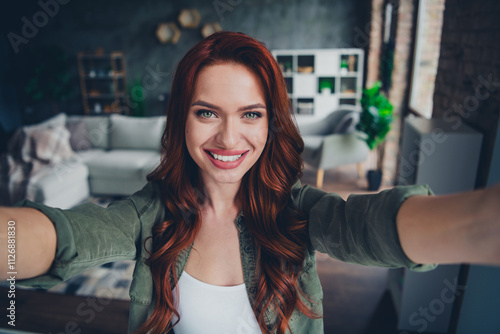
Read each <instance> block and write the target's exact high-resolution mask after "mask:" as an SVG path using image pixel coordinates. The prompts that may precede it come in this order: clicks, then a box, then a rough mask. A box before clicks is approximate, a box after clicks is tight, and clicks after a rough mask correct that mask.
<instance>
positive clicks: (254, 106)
mask: <svg viewBox="0 0 500 334" xmlns="http://www.w3.org/2000/svg"><path fill="white" fill-rule="evenodd" d="M191 106H202V107H207V108H210V109H214V110H217V111H220V110H221V108H220V107H217V106H216V105H213V104H211V103H208V102H205V101H201V100H198V101H196V102H194V103H193V104H192V105H191ZM252 109H266V106H265V105H263V104H262V103H255V104H250V105H248V106H244V107H240V108H238V111H246V110H252Z"/></svg>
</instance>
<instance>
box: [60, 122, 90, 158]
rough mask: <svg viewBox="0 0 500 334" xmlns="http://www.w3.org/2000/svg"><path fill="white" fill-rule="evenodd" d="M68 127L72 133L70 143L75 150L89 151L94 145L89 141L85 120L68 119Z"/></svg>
mask: <svg viewBox="0 0 500 334" xmlns="http://www.w3.org/2000/svg"><path fill="white" fill-rule="evenodd" d="M66 128H67V129H68V131H69V133H70V137H69V143H70V145H71V148H72V149H73V151H75V152H79V151H87V150H89V149H90V148H91V147H92V144H91V143H90V141H89V135H88V132H87V127H86V126H85V122H84V121H83V120H79V121H75V122H70V121H69V119H68V122H67V123H66Z"/></svg>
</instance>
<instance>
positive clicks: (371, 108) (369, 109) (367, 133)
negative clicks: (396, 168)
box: [356, 81, 393, 190]
mask: <svg viewBox="0 0 500 334" xmlns="http://www.w3.org/2000/svg"><path fill="white" fill-rule="evenodd" d="M381 88H382V83H381V82H380V81H377V82H375V83H374V84H373V86H372V87H370V88H367V89H364V90H363V94H362V97H361V101H360V102H361V108H362V111H361V115H360V118H359V122H358V124H357V125H356V129H357V130H359V131H360V132H362V133H363V134H364V136H363V138H362V139H363V140H364V141H365V142H366V144H367V145H368V147H369V148H370V150H374V149H377V167H376V168H377V169H376V170H369V171H368V173H367V178H368V190H378V188H379V187H380V183H381V181H382V163H383V161H384V153H385V150H384V149H385V145H384V140H385V136H386V135H387V133H388V132H389V130H390V129H391V123H392V120H393V117H392V110H393V106H392V104H391V103H390V102H389V100H388V99H387V97H385V95H384V94H383V93H382V92H381Z"/></svg>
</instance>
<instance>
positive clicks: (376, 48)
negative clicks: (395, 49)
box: [366, 0, 384, 87]
mask: <svg viewBox="0 0 500 334" xmlns="http://www.w3.org/2000/svg"><path fill="white" fill-rule="evenodd" d="M383 5H384V0H373V1H372V15H371V21H370V46H369V51H368V66H367V75H366V86H367V87H370V86H371V85H373V83H374V82H375V81H377V80H378V74H379V67H380V52H381V46H382V34H383V26H384V25H383V17H384V16H383Z"/></svg>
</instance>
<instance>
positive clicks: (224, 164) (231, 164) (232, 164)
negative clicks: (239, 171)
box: [204, 149, 248, 169]
mask: <svg viewBox="0 0 500 334" xmlns="http://www.w3.org/2000/svg"><path fill="white" fill-rule="evenodd" d="M204 151H205V154H206V155H207V156H208V158H209V159H210V161H211V162H212V164H213V165H214V166H215V167H217V168H220V169H233V168H236V167H238V166H239V165H240V164H241V163H242V162H243V160H245V157H246V155H245V153H247V152H248V150H220V149H210V150H204Z"/></svg>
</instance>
